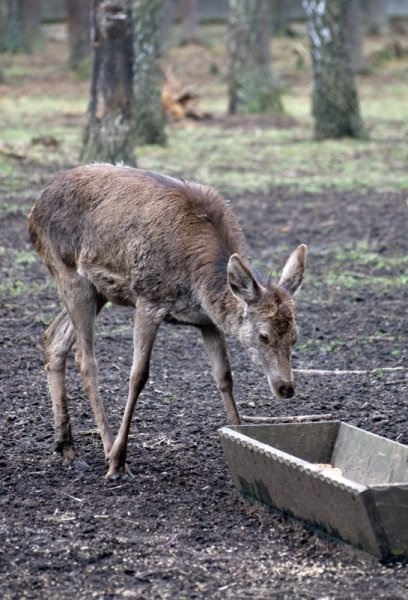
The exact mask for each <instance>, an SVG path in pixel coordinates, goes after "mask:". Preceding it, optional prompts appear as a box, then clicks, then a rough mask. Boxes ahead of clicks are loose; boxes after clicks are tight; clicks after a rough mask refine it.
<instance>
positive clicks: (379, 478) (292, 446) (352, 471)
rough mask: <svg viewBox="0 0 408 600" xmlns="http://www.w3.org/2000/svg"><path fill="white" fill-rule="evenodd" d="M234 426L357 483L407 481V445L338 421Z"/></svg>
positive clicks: (248, 434)
mask: <svg viewBox="0 0 408 600" xmlns="http://www.w3.org/2000/svg"><path fill="white" fill-rule="evenodd" d="M234 429H236V430H237V431H239V432H240V433H242V434H243V435H246V436H248V437H250V438H252V439H255V440H258V441H259V442H262V443H264V444H267V445H269V446H272V447H274V448H277V449H278V450H280V451H282V452H286V453H287V454H290V455H292V456H295V457H297V458H300V459H301V460H304V461H306V462H310V463H315V464H316V463H324V464H331V465H332V466H333V467H337V468H339V469H340V470H341V472H342V475H343V477H345V478H347V479H350V480H351V481H354V482H355V483H358V484H360V485H387V484H388V485H389V484H395V483H408V447H407V446H403V445H402V444H398V443H397V442H393V441H391V440H387V439H385V438H383V437H380V436H378V435H374V434H372V433H369V432H367V431H363V430H361V429H358V428H356V427H353V426H352V425H347V424H346V423H341V422H340V421H332V422H318V423H299V424H298V423H290V424H283V423H282V424H276V425H244V426H240V427H237V428H234Z"/></svg>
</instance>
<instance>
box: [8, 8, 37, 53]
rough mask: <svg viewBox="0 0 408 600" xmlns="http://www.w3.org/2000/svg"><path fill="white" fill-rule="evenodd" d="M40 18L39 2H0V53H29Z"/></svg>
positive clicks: (35, 37)
mask: <svg viewBox="0 0 408 600" xmlns="http://www.w3.org/2000/svg"><path fill="white" fill-rule="evenodd" d="M40 17H41V0H0V52H10V53H13V54H17V53H20V52H30V51H31V49H32V46H33V43H34V42H35V41H36V39H37V38H38V37H39V36H40Z"/></svg>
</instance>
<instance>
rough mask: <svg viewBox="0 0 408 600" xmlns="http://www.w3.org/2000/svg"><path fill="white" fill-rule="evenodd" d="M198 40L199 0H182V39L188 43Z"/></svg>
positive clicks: (183, 43) (182, 42)
mask: <svg viewBox="0 0 408 600" xmlns="http://www.w3.org/2000/svg"><path fill="white" fill-rule="evenodd" d="M197 41H198V1H197V0H182V1H181V40H180V44H181V45H182V46H183V45H186V44H190V43H192V42H197Z"/></svg>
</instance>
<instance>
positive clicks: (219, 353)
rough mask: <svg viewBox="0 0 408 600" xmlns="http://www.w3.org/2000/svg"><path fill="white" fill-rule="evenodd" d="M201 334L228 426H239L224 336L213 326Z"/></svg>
mask: <svg viewBox="0 0 408 600" xmlns="http://www.w3.org/2000/svg"><path fill="white" fill-rule="evenodd" d="M201 333H202V336H203V340H204V344H205V347H206V349H207V353H208V356H209V359H210V363H211V369H212V373H213V376H214V379H215V382H216V384H217V387H218V389H219V391H220V393H221V396H222V398H223V400H224V405H225V410H226V412H227V421H228V423H229V425H240V423H241V419H240V417H239V413H238V409H237V406H236V404H235V400H234V395H233V392H232V389H233V382H232V374H231V367H230V363H229V359H228V354H227V348H226V345H225V339H224V335H223V334H222V333H221V332H220V331H219V330H218V329H217V328H216V327H215V326H214V325H206V326H204V327H202V328H201Z"/></svg>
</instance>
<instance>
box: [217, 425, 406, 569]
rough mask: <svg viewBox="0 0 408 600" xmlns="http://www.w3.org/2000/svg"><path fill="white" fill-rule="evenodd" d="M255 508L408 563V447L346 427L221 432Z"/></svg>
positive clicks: (237, 476)
mask: <svg viewBox="0 0 408 600" xmlns="http://www.w3.org/2000/svg"><path fill="white" fill-rule="evenodd" d="M219 434H220V437H221V442H222V446H223V450H224V453H225V455H226V458H227V460H228V463H229V468H230V472H231V476H232V479H233V481H234V484H235V486H236V487H237V489H238V491H239V492H240V494H241V495H242V496H243V497H244V498H246V499H247V500H250V501H255V502H260V503H261V504H263V505H265V506H267V507H269V508H272V509H278V510H280V511H283V512H286V513H288V514H290V515H292V516H294V517H297V518H300V519H302V520H304V521H306V522H307V523H309V524H311V525H313V526H316V527H317V528H320V529H323V530H324V531H326V532H327V533H329V534H332V535H334V536H336V537H338V538H341V539H342V540H344V541H346V542H348V543H350V544H353V546H356V547H357V548H359V549H361V550H364V551H366V552H369V553H371V554H374V555H375V556H377V557H379V558H381V559H387V558H391V557H395V556H408V446H404V445H402V444H399V443H397V442H393V441H391V440H387V439H385V438H383V437H380V436H378V435H374V434H372V433H368V432H366V431H363V430H361V429H358V428H357V427H353V426H351V425H347V424H346V423H342V422H340V421H331V422H324V421H320V422H315V423H301V424H298V423H290V424H283V423H282V424H274V425H241V426H237V427H223V428H222V429H220V430H219Z"/></svg>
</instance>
